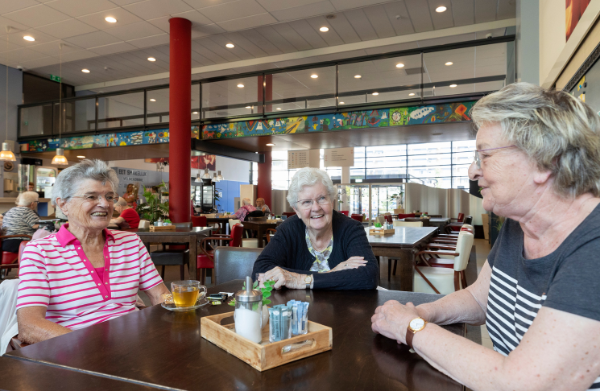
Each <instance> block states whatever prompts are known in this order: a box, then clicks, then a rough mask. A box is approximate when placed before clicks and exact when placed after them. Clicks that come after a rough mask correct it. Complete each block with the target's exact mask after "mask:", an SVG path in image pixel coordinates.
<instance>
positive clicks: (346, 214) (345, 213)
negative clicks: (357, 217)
mask: <svg viewBox="0 0 600 391" xmlns="http://www.w3.org/2000/svg"><path fill="white" fill-rule="evenodd" d="M340 213H341V214H343V215H344V216H348V213H350V212H349V211H347V210H340ZM348 217H350V216H348Z"/></svg>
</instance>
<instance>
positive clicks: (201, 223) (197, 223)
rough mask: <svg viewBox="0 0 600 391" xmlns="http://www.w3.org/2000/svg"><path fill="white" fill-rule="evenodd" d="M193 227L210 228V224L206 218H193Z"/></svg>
mask: <svg viewBox="0 0 600 391" xmlns="http://www.w3.org/2000/svg"><path fill="white" fill-rule="evenodd" d="M192 226H194V227H208V223H207V222H206V216H192Z"/></svg>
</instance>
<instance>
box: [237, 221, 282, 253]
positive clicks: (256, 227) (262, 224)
mask: <svg viewBox="0 0 600 391" xmlns="http://www.w3.org/2000/svg"><path fill="white" fill-rule="evenodd" d="M242 225H243V226H244V229H250V230H252V231H256V232H258V234H257V239H258V247H259V248H263V247H264V246H265V244H264V240H265V233H266V232H267V229H268V228H273V229H275V228H277V225H278V224H277V223H267V222H266V221H242Z"/></svg>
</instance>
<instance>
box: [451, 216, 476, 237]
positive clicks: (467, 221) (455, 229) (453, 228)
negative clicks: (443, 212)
mask: <svg viewBox="0 0 600 391" xmlns="http://www.w3.org/2000/svg"><path fill="white" fill-rule="evenodd" d="M461 214H462V213H461ZM459 217H460V214H459ZM472 222H473V216H467V217H464V215H463V216H462V221H460V222H456V223H450V224H448V225H446V228H445V230H446V233H451V232H458V231H460V229H461V227H462V226H463V224H471V223H472Z"/></svg>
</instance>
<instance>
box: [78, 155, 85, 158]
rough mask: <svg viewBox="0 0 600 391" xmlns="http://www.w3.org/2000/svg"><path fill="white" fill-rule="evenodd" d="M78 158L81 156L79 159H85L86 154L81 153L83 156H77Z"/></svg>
mask: <svg viewBox="0 0 600 391" xmlns="http://www.w3.org/2000/svg"><path fill="white" fill-rule="evenodd" d="M77 158H79V159H85V156H83V155H81V156H77Z"/></svg>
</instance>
